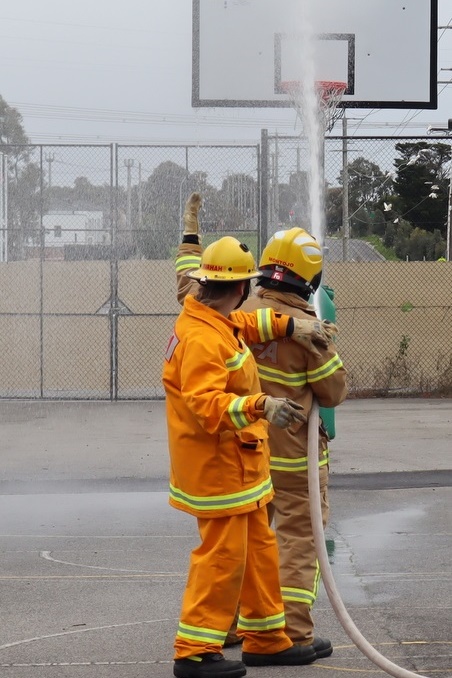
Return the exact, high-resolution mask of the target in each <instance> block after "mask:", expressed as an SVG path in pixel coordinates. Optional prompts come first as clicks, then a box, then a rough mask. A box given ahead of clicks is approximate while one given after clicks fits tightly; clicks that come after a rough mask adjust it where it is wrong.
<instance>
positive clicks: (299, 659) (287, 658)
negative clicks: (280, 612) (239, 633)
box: [242, 645, 317, 666]
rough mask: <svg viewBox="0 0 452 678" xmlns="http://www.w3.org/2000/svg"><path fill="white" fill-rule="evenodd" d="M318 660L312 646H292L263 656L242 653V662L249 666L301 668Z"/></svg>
mask: <svg viewBox="0 0 452 678" xmlns="http://www.w3.org/2000/svg"><path fill="white" fill-rule="evenodd" d="M316 659H317V655H316V653H315V650H314V648H313V647H312V645H292V647H289V648H287V650H283V651H282V652H274V653H273V654H261V653H259V654H258V653H256V652H242V661H243V663H244V664H246V665H247V666H301V665H302V664H311V662H314V661H315V660H316Z"/></svg>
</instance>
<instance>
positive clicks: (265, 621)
mask: <svg viewBox="0 0 452 678" xmlns="http://www.w3.org/2000/svg"><path fill="white" fill-rule="evenodd" d="M285 625H286V619H285V617H284V612H280V613H279V614H274V615H272V616H271V617H263V618H262V619H247V618H246V617H242V615H241V614H239V618H238V622H237V628H238V629H241V630H242V631H271V630H272V629H282V628H284V627H285Z"/></svg>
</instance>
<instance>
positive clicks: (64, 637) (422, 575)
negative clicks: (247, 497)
mask: <svg viewBox="0 0 452 678" xmlns="http://www.w3.org/2000/svg"><path fill="white" fill-rule="evenodd" d="M451 420H452V402H451V401H450V400H438V401H430V400H428V401H424V400H420V399H419V400H394V401H387V400H369V401H367V400H362V401H353V400H350V401H347V402H346V403H344V404H343V405H342V406H341V407H340V408H338V410H337V431H338V434H337V438H336V439H335V441H333V443H332V458H333V462H332V476H331V493H330V503H331V519H330V524H329V526H328V528H327V530H326V539H327V547H328V553H329V555H330V562H331V566H332V570H333V574H334V577H335V580H336V584H337V587H338V590H339V592H340V594H341V596H342V599H343V601H344V604H345V606H346V608H347V610H348V612H349V614H350V616H351V618H352V619H353V621H354V623H355V624H356V626H357V627H358V629H359V630H360V631H361V632H362V633H363V635H364V636H365V638H367V640H368V641H369V642H371V643H372V645H373V646H374V647H375V648H376V649H377V650H378V651H379V652H381V653H382V654H383V655H384V656H385V657H387V658H388V659H390V660H391V661H392V662H394V663H395V664H397V665H400V666H402V667H403V668H405V669H408V670H410V671H415V672H416V673H419V674H422V675H427V676H440V677H441V676H450V675H451V674H452V624H451V620H452V586H451V584H452V565H451V556H450V554H451V545H452V490H451V487H450V485H451V482H450V478H451V470H450V469H451V468H452V464H451V454H452V452H451V450H452V445H451V442H452V426H451ZM0 423H1V427H2V441H3V444H2V451H1V459H2V465H1V474H0V548H1V555H0V619H1V624H0V628H1V635H0V671H1V675H4V676H14V678H28V677H31V676H33V678H44V677H45V678H48V677H52V676H58V677H60V676H68V677H71V678H72V677H74V678H75V677H78V676H89V677H91V676H92V677H93V678H103V677H104V676H109V678H111V677H115V676H118V677H121V678H122V677H124V678H142V677H143V678H144V676H146V677H149V676H151V677H154V676H155V678H161V677H162V678H163V677H164V676H171V675H172V660H171V658H172V652H173V650H172V644H173V638H174V633H175V630H176V625H177V618H178V612H179V605H180V600H181V596H182V591H183V588H184V583H185V577H186V572H187V566H188V557H189V553H190V550H191V549H192V548H193V547H194V546H195V544H196V543H197V535H196V529H195V521H194V519H193V518H191V517H190V516H188V515H185V514H182V513H181V512H179V511H175V510H174V509H171V508H170V507H169V506H168V503H167V492H166V483H167V456H166V429H165V421H164V404H163V403H161V402H137V403H130V402H128V403H79V402H77V403H40V402H33V403H27V402H23V401H22V402H21V401H17V402H12V401H0ZM315 619H316V626H317V631H318V634H319V635H324V636H327V637H329V638H331V640H332V641H333V644H334V647H335V650H334V653H333V655H332V657H330V658H328V659H325V660H320V661H318V662H316V663H315V664H313V665H310V666H305V667H299V668H297V667H285V668H276V667H275V668H265V669H260V668H259V669H257V668H249V669H248V675H249V676H251V677H253V676H256V677H257V676H260V677H263V678H266V677H267V676H268V677H271V676H272V677H276V676H278V677H279V676H284V678H292V677H295V676H299V675H300V674H303V675H305V676H306V677H307V678H309V677H311V676H316V675H318V674H319V671H321V672H323V673H324V674H325V675H331V674H335V676H336V677H337V678H338V677H339V676H343V675H345V674H347V673H348V674H350V673H358V674H360V675H363V676H371V675H372V676H373V675H375V673H381V671H380V669H379V668H378V667H376V666H375V665H374V664H372V663H371V662H370V661H369V659H367V658H366V657H365V656H364V655H363V654H362V653H361V652H360V651H359V650H357V649H356V648H355V646H354V645H353V643H352V642H351V641H350V639H349V638H348V636H347V634H346V633H345V631H344V630H343V628H342V626H341V625H340V623H339V622H338V620H337V619H336V618H335V615H334V613H333V611H332V608H331V605H330V603H329V601H328V597H327V595H326V592H325V590H324V589H323V588H322V589H321V592H320V596H319V599H318V601H317V603H316V606H315ZM225 653H226V654H227V656H228V657H231V658H238V657H239V656H240V650H239V649H238V648H231V649H228V650H226V651H225Z"/></svg>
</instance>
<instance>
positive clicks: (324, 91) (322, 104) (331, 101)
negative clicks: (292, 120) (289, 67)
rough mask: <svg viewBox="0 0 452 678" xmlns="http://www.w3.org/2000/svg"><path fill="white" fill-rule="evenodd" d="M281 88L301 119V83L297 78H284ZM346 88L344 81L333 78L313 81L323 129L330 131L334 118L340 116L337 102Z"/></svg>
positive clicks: (302, 102)
mask: <svg viewBox="0 0 452 678" xmlns="http://www.w3.org/2000/svg"><path fill="white" fill-rule="evenodd" d="M280 87H281V90H282V91H283V92H284V93H285V94H287V95H288V97H289V98H290V101H291V103H292V106H293V107H294V109H295V110H296V112H297V116H298V117H299V118H300V120H302V113H303V107H304V96H303V85H302V83H301V82H300V81H299V80H285V81H283V82H281V85H280ZM346 89H347V83H346V82H339V81H335V80H317V81H316V83H315V93H316V95H317V105H318V108H319V111H320V112H321V114H322V121H323V126H324V130H325V131H328V132H330V131H331V130H332V129H333V127H334V123H335V122H336V120H339V118H341V117H342V115H343V111H342V110H341V109H339V108H338V104H339V102H340V101H341V99H342V96H343V95H344V92H345V90H346Z"/></svg>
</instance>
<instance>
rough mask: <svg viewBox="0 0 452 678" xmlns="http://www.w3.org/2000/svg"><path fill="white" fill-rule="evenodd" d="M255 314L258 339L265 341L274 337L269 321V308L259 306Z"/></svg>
mask: <svg viewBox="0 0 452 678" xmlns="http://www.w3.org/2000/svg"><path fill="white" fill-rule="evenodd" d="M256 315H257V328H258V330H259V337H260V340H261V341H264V342H265V341H270V340H271V339H274V334H273V330H272V322H271V317H272V316H271V310H270V309H269V308H259V309H258V310H257V311H256Z"/></svg>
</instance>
